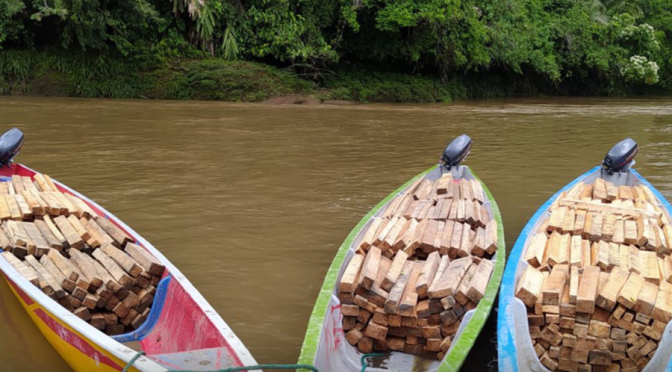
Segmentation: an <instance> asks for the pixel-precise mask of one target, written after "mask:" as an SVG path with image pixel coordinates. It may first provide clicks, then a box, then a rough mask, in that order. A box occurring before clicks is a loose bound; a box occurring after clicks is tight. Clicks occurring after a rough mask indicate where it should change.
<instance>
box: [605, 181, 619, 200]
mask: <svg viewBox="0 0 672 372" xmlns="http://www.w3.org/2000/svg"><path fill="white" fill-rule="evenodd" d="M616 199H618V187H616V186H615V185H614V184H613V183H611V182H607V200H611V201H613V200H616Z"/></svg>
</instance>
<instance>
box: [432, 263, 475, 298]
mask: <svg viewBox="0 0 672 372" xmlns="http://www.w3.org/2000/svg"><path fill="white" fill-rule="evenodd" d="M472 262H473V261H472V259H471V258H470V257H463V258H459V259H457V260H455V261H452V262H451V263H450V264H449V265H448V267H447V268H446V270H445V271H444V272H443V273H442V274H441V277H440V278H439V279H438V282H436V283H433V284H432V286H431V287H430V288H429V291H428V294H429V298H439V299H440V298H443V297H446V296H451V295H452V294H454V293H455V291H456V290H457V287H458V286H459V284H460V280H461V279H462V276H463V275H464V273H465V272H466V271H467V269H468V268H469V266H470V265H471V264H472ZM434 284H436V285H434Z"/></svg>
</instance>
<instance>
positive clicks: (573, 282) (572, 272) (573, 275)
mask: <svg viewBox="0 0 672 372" xmlns="http://www.w3.org/2000/svg"><path fill="white" fill-rule="evenodd" d="M580 279H581V275H580V274H579V268H578V267H577V266H570V268H569V303H570V304H574V305H576V297H577V295H578V293H579V282H580Z"/></svg>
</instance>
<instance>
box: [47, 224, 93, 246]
mask: <svg viewBox="0 0 672 372" xmlns="http://www.w3.org/2000/svg"><path fill="white" fill-rule="evenodd" d="M45 220H46V219H45ZM54 223H55V224H56V226H58V229H59V230H60V231H61V232H62V233H63V236H65V239H66V240H67V241H68V244H69V245H70V247H72V248H75V249H82V248H84V242H83V241H82V238H81V237H80V236H79V234H77V231H75V228H74V227H72V225H71V224H70V222H69V221H68V219H67V218H66V217H65V216H58V217H56V218H54Z"/></svg>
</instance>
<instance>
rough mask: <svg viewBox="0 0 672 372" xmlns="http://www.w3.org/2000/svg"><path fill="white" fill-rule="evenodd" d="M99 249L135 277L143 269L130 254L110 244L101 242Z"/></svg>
mask: <svg viewBox="0 0 672 372" xmlns="http://www.w3.org/2000/svg"><path fill="white" fill-rule="evenodd" d="M100 249H102V250H103V252H105V253H106V254H107V255H108V256H110V257H112V259H113V260H114V261H115V262H116V263H117V264H118V265H119V266H121V268H122V269H124V270H125V271H126V272H127V273H129V274H131V276H132V277H133V278H137V277H138V275H140V273H142V272H143V271H144V269H143V268H142V266H140V265H139V264H138V263H137V262H136V261H135V260H134V259H133V258H132V257H131V256H129V255H127V254H126V253H125V252H124V251H122V250H120V249H118V248H116V247H114V246H112V245H111V244H103V245H102V246H101V247H100Z"/></svg>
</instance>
